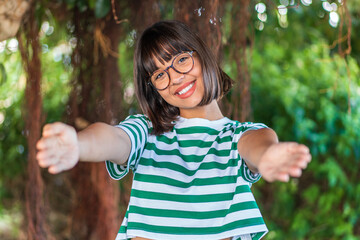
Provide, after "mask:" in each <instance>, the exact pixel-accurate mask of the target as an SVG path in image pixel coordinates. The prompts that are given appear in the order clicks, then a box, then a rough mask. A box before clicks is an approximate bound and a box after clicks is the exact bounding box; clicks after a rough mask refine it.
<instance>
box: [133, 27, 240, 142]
mask: <svg viewBox="0 0 360 240" xmlns="http://www.w3.org/2000/svg"><path fill="white" fill-rule="evenodd" d="M184 51H195V52H196V54H198V56H199V60H200V63H201V67H202V75H203V81H204V87H205V93H204V97H203V99H202V101H201V102H200V103H199V106H203V105H207V104H209V103H211V102H212V101H213V100H214V99H216V100H218V99H220V98H221V97H223V96H224V95H225V94H226V93H227V92H228V91H229V90H230V88H231V86H232V83H233V81H232V80H231V79H230V77H229V76H228V75H227V74H226V73H224V72H223V71H222V69H221V68H220V66H219V65H218V63H217V62H216V60H215V56H214V55H213V53H212V51H211V50H210V49H209V48H208V47H207V46H206V44H205V43H204V42H203V41H202V40H201V39H200V38H199V37H198V36H197V35H196V34H195V33H193V32H192V31H191V30H190V29H189V27H187V26H186V25H185V24H184V23H182V22H178V21H161V22H157V23H155V24H154V25H152V26H151V27H149V28H147V29H146V30H145V31H144V32H143V33H142V35H141V37H140V39H139V40H138V42H137V45H136V48H135V54H134V80H135V92H136V96H137V98H138V101H139V104H140V107H141V109H142V111H143V113H144V114H145V115H147V116H148V117H149V119H150V121H151V122H152V125H153V129H152V131H151V134H154V135H160V134H162V133H164V132H168V131H170V130H172V128H173V127H174V120H176V119H177V118H178V116H179V114H180V110H179V109H178V108H177V107H174V106H172V105H170V104H168V103H167V102H166V101H165V100H164V99H163V98H162V97H161V96H160V94H159V93H158V91H157V90H156V89H155V88H154V87H153V86H152V85H151V84H149V82H150V75H151V74H152V73H153V72H154V71H155V70H156V69H157V67H156V65H155V62H154V58H157V59H158V60H159V61H160V62H161V63H164V61H165V62H168V61H170V60H171V59H172V57H173V56H175V55H176V54H178V53H181V52H184Z"/></svg>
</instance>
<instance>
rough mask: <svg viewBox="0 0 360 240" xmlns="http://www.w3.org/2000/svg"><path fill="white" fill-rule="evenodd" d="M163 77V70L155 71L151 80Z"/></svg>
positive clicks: (164, 76) (164, 74)
mask: <svg viewBox="0 0 360 240" xmlns="http://www.w3.org/2000/svg"><path fill="white" fill-rule="evenodd" d="M164 78H166V73H165V72H164V71H157V72H155V73H154V74H153V75H152V77H151V80H152V81H159V80H163V79H164Z"/></svg>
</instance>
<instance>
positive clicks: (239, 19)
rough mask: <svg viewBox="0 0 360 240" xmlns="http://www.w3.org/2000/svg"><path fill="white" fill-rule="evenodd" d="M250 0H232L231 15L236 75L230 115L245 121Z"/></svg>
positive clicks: (248, 105)
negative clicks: (239, 2)
mask: <svg viewBox="0 0 360 240" xmlns="http://www.w3.org/2000/svg"><path fill="white" fill-rule="evenodd" d="M249 5H250V0H244V1H242V2H241V4H238V1H236V0H233V2H232V14H231V15H232V16H235V17H234V19H233V22H232V23H231V34H232V35H231V37H230V42H231V46H232V47H233V49H232V50H231V52H232V54H231V55H232V58H233V59H234V60H235V62H236V66H237V75H236V80H235V85H234V89H233V92H232V94H231V101H232V104H234V107H233V111H232V115H233V116H232V117H233V118H234V119H236V120H239V121H241V122H244V121H247V120H249V118H250V115H251V95H250V72H249V69H248V63H247V48H248V40H249V37H248V31H247V30H248V25H249V21H250V12H249Z"/></svg>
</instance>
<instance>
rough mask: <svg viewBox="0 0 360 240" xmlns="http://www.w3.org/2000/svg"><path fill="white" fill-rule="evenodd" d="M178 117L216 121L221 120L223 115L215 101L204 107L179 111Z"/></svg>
mask: <svg viewBox="0 0 360 240" xmlns="http://www.w3.org/2000/svg"><path fill="white" fill-rule="evenodd" d="M180 116H181V117H183V118H204V119H208V120H211V121H212V120H218V119H221V118H223V117H224V116H223V114H222V113H221V110H220V108H219V105H218V103H217V101H216V100H213V101H212V102H211V103H210V104H208V105H205V106H199V107H196V108H192V109H180Z"/></svg>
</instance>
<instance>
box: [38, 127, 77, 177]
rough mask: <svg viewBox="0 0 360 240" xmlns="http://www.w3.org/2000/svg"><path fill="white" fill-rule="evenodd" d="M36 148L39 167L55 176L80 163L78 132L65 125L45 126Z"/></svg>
mask: <svg viewBox="0 0 360 240" xmlns="http://www.w3.org/2000/svg"><path fill="white" fill-rule="evenodd" d="M36 147H37V149H38V153H37V156H36V158H37V160H38V163H39V165H40V166H41V167H44V168H49V172H50V173H53V174H55V173H59V172H61V171H64V170H68V169H70V168H73V167H74V166H75V165H76V163H77V162H78V161H79V144H78V139H77V134H76V131H75V129H74V128H73V127H71V126H68V125H66V124H63V123H59V122H58V123H53V124H47V125H45V127H44V129H43V134H42V138H41V139H40V140H39V141H38V143H37V145H36Z"/></svg>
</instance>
